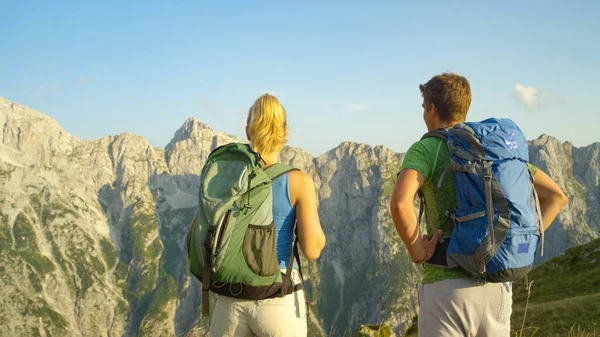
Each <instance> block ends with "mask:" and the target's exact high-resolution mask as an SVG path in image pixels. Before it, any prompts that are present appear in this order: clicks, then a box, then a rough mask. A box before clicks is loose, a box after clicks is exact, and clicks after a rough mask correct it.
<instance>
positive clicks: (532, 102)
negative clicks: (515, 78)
mask: <svg viewBox="0 0 600 337" xmlns="http://www.w3.org/2000/svg"><path fill="white" fill-rule="evenodd" d="M513 93H514V95H515V98H516V99H517V101H518V102H519V103H521V104H523V106H524V107H525V108H527V109H529V110H535V109H537V108H539V107H540V106H541V105H543V104H545V103H547V102H548V98H549V96H550V93H549V92H548V91H540V90H538V88H536V87H534V86H525V85H523V84H521V83H517V84H515V88H514V91H513Z"/></svg>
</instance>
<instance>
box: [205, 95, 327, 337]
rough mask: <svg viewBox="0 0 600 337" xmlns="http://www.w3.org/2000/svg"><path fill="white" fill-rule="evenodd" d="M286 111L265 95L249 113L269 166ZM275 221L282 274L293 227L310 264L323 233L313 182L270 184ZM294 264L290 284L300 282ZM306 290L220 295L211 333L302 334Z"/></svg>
mask: <svg viewBox="0 0 600 337" xmlns="http://www.w3.org/2000/svg"><path fill="white" fill-rule="evenodd" d="M287 134H288V130H287V118H286V112H285V109H284V108H283V106H282V105H281V104H280V103H279V101H278V100H277V99H276V98H275V97H273V96H271V95H269V94H266V95H263V96H261V97H259V98H258V99H257V100H256V101H255V102H254V105H252V107H251V108H250V111H249V113H248V120H247V125H246V136H247V137H248V140H249V141H250V143H251V146H252V149H253V150H254V151H255V152H258V153H259V154H260V155H261V158H262V159H263V166H264V168H267V167H269V166H272V165H274V164H276V163H277V162H278V158H279V153H280V152H281V150H282V149H283V146H284V145H285V143H286V142H287ZM273 219H274V221H275V230H276V237H277V239H276V240H277V259H278V260H279V266H280V268H281V269H282V271H285V270H286V269H287V264H288V263H289V260H290V256H291V255H290V254H292V240H293V230H294V229H293V228H294V223H295V222H296V221H297V229H298V240H299V245H300V249H301V250H302V252H303V254H304V256H306V258H307V259H308V260H310V261H313V260H316V259H317V258H318V257H319V256H320V255H321V250H322V249H323V247H324V246H325V234H324V233H323V230H322V228H321V223H320V221H319V216H318V213H317V198H316V192H315V186H314V182H313V180H312V178H311V177H310V176H308V175H307V174H306V173H304V172H301V171H291V172H289V173H286V174H284V175H282V176H281V177H279V178H277V179H275V180H274V181H273ZM297 264H298V263H294V267H293V268H294V270H293V271H292V280H293V281H294V283H300V281H301V280H300V276H299V273H298V270H297ZM305 303H306V302H305V298H304V292H303V291H302V290H298V291H296V292H294V293H292V294H289V295H286V296H284V297H277V298H270V299H264V300H258V301H253V300H242V299H235V298H231V297H227V296H222V295H219V296H218V297H217V303H216V305H215V310H214V313H213V316H212V321H211V327H210V333H211V336H213V337H217V336H218V337H222V336H235V337H238V336H240V337H241V336H286V337H289V336H291V337H293V336H306V334H307V321H306V304H305Z"/></svg>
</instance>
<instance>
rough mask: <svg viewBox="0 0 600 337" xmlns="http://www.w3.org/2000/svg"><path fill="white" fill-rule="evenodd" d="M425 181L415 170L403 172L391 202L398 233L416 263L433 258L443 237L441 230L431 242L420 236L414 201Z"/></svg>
mask: <svg viewBox="0 0 600 337" xmlns="http://www.w3.org/2000/svg"><path fill="white" fill-rule="evenodd" d="M424 181H425V180H424V178H423V175H422V174H421V173H419V172H418V171H416V170H413V169H405V170H402V172H401V173H400V175H399V176H398V180H397V181H396V186H395V187H394V191H393V192H392V200H391V201H390V211H391V213H392V219H393V221H394V225H395V226H396V231H397V232H398V235H400V238H401V239H402V242H404V245H405V246H406V248H407V249H408V253H409V254H410V257H411V259H412V260H413V261H414V262H415V263H422V262H425V261H427V260H429V259H430V258H431V257H432V256H433V253H434V252H435V247H436V245H437V242H438V240H439V239H440V237H441V236H442V231H441V230H438V231H437V232H436V233H435V234H434V236H433V238H432V239H431V240H428V238H427V237H426V236H423V238H421V236H420V230H419V224H418V223H417V214H416V213H415V208H414V204H413V201H414V199H415V195H416V194H417V191H418V190H419V188H421V186H423V183H424Z"/></svg>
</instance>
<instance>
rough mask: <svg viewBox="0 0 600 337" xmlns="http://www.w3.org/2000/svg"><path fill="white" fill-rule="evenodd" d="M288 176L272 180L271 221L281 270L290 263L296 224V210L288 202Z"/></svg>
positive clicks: (295, 263) (295, 267) (295, 266)
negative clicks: (273, 224)
mask: <svg viewBox="0 0 600 337" xmlns="http://www.w3.org/2000/svg"><path fill="white" fill-rule="evenodd" d="M288 176H289V174H288V173H286V174H284V175H282V176H281V177H279V178H277V179H275V180H273V221H274V222H275V233H276V235H277V236H276V238H277V239H276V242H277V259H278V260H279V267H280V268H282V269H286V268H287V265H288V262H290V254H292V243H293V240H294V223H295V222H296V210H295V209H294V207H293V206H292V202H291V201H290V192H289V183H288ZM297 264H298V262H297V261H296V262H294V269H297Z"/></svg>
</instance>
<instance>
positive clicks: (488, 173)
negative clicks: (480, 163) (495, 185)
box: [483, 165, 494, 181]
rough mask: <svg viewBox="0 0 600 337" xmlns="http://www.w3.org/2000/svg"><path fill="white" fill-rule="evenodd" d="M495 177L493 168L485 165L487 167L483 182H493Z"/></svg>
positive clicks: (484, 169) (484, 171) (484, 170)
mask: <svg viewBox="0 0 600 337" xmlns="http://www.w3.org/2000/svg"><path fill="white" fill-rule="evenodd" d="M493 176H494V174H493V172H492V166H491V165H485V167H484V168H483V180H486V181H487V180H492V177H493Z"/></svg>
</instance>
